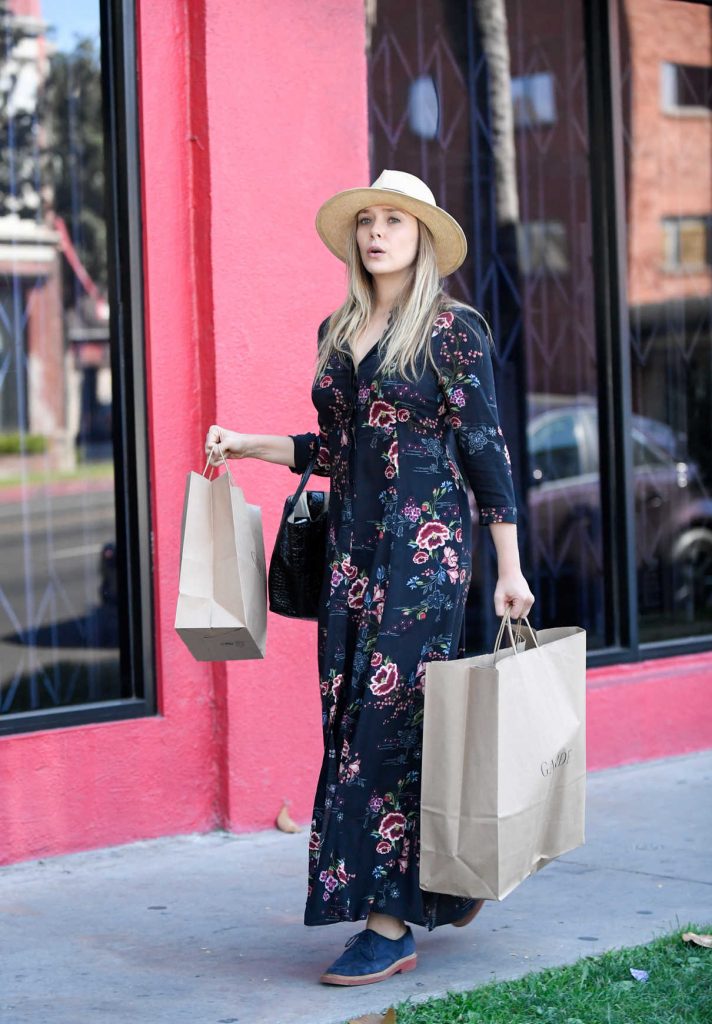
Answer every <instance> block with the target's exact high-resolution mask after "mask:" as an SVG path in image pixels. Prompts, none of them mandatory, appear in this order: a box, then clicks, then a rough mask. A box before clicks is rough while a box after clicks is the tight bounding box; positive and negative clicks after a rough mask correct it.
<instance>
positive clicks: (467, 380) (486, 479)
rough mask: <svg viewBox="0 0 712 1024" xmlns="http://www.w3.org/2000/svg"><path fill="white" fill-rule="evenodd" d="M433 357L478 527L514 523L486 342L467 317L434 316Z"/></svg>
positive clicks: (474, 321) (511, 485) (508, 472)
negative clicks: (470, 489) (475, 505)
mask: <svg viewBox="0 0 712 1024" xmlns="http://www.w3.org/2000/svg"><path fill="white" fill-rule="evenodd" d="M433 356H434V358H435V362H436V365H437V367H438V382H439V385H440V389H441V392H442V394H443V396H444V399H445V409H446V416H447V418H448V420H449V422H450V424H451V426H452V428H453V432H454V434H455V438H456V441H457V446H458V449H459V452H460V455H461V456H462V461H463V464H464V468H465V473H466V475H467V479H468V481H469V483H470V486H471V487H472V490H473V492H474V495H475V500H476V501H477V507H478V510H479V521H480V524H481V525H485V524H488V523H516V521H517V508H516V503H515V497H514V483H513V480H512V468H511V464H510V459H509V451H508V449H507V445H506V443H505V440H504V435H503V434H502V428H501V427H500V425H499V415H498V412H497V399H496V396H495V388H494V373H493V370H492V357H491V354H490V346H489V341H488V338H487V335H486V333H485V331H484V329H483V328H482V327H481V326H480V324H479V323H478V321H477V319H476V317H475V315H474V314H473V313H471V312H469V311H468V310H461V311H459V312H458V313H452V312H446V313H441V314H440V316H439V317H438V318H437V319H436V321H435V324H434V330H433Z"/></svg>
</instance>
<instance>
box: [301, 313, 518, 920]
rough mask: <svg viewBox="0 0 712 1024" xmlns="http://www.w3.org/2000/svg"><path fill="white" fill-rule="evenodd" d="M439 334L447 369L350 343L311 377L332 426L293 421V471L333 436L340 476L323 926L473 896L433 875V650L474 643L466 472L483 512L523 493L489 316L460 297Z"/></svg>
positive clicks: (328, 455)
mask: <svg viewBox="0 0 712 1024" xmlns="http://www.w3.org/2000/svg"><path fill="white" fill-rule="evenodd" d="M326 323H327V321H324V323H322V324H321V326H320V328H319V334H320V337H321V336H322V335H323V331H324V328H325V326H326ZM431 345H432V352H433V356H434V360H435V363H436V365H437V373H436V372H435V370H434V369H433V367H432V365H428V366H426V368H425V369H423V370H422V372H421V374H420V376H419V379H418V381H417V383H415V384H414V383H411V382H408V381H405V380H404V379H403V378H401V377H399V376H394V375H389V374H379V373H378V372H377V371H378V364H379V362H380V359H379V353H378V343H377V344H376V345H374V346H373V348H372V349H371V350H370V351H369V352H368V353H367V354H366V355H365V356H364V357H363V359H362V360H361V362H360V364H359V366H358V368H357V369H355V367H354V363H353V361H352V359H351V357H350V356H343V355H340V354H338V353H336V354H335V355H334V356H333V357H332V359H331V360H330V362H329V365H328V366H327V367H326V369H325V371H324V372H323V373H322V374H321V376H320V377H319V378H318V379H317V380H316V381H315V382H314V386H313V390H312V398H313V402H314V405H315V406H316V409H317V414H318V426H319V431H318V433H307V434H297V435H290V436H291V437H293V439H294V447H295V463H296V464H295V466H294V468H293V472H295V473H302V472H303V471H304V470H305V468H306V466H307V464H308V462H309V460H310V458H311V457H312V456H313V454H314V453H315V452H318V456H317V460H316V463H315V468H314V470H313V472H314V473H316V474H318V475H321V476H329V477H330V478H331V497H330V504H329V527H328V537H327V572H326V574H325V579H324V585H323V588H322V592H321V599H320V606H319V617H318V623H317V629H318V644H317V646H318V667H319V679H320V689H321V703H322V712H323V733H324V756H323V762H322V766H321V772H320V775H319V779H318V783H317V789H316V795H315V800H314V812H313V820H312V823H311V833H310V841H309V855H308V856H309V862H308V885H307V901H306V908H305V913H304V923H305V924H306V925H319V924H331V923H333V922H336V921H356V920H361V919H363V918H366V917H367V916H368V914H369V912H371V911H375V912H378V913H383V914H391V915H393V916H394V917H399V918H402V919H403V920H405V921H408V922H410V923H413V924H418V925H424V926H427V927H428V929H432V928H435V927H438V926H439V925H441V924H447V923H450V922H452V921H454V920H456V919H457V918H458V917H460V916H462V914H463V913H464V912H465V911H466V910H467V908H468V907H469V906H470V905H471V904H472V900H468V899H466V898H461V897H456V896H452V895H446V894H437V893H428V892H425V891H424V890H422V889H421V888H420V886H419V853H420V846H419V843H420V785H421V753H422V727H423V703H424V681H425V665H426V662H427V661H429V660H432V659H443V660H447V659H451V658H456V657H457V656H458V654H460V653H462V652H461V650H460V646H459V644H460V635H461V628H462V623H463V617H464V609H465V600H466V597H467V591H468V587H469V584H470V578H471V558H472V537H471V533H472V531H471V515H470V506H469V502H468V493H467V483H469V485H470V486H471V487H472V490H473V492H474V495H475V498H476V500H477V504H478V509H479V520H480V523H483V524H484V523H502V522H509V523H514V522H516V508H515V501H514V490H513V484H512V474H511V468H510V461H509V453H508V451H507V446H506V444H505V440H504V437H503V435H502V431H501V429H500V426H499V422H498V413H497V404H496V398H495V391H494V379H493V373H492V362H491V357H490V350H489V343H488V339H487V336H486V334H485V332H484V330H483V328H482V327H481V325H480V323H479V321H478V319H477V317H476V316H475V315H474V314H473V313H472V312H471V311H469V310H467V309H465V308H462V307H456V308H455V309H453V310H451V311H447V312H444V313H440V315H439V316H438V317H437V318H436V319H435V320H434V323H433V331H432V340H431ZM461 467H462V468H464V474H465V477H466V478H467V480H465V479H464V478H463V473H462V470H461Z"/></svg>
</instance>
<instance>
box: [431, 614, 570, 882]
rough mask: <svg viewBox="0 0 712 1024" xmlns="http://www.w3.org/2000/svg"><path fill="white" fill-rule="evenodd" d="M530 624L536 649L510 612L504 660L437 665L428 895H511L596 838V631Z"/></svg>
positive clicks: (499, 656) (501, 652)
mask: <svg viewBox="0 0 712 1024" xmlns="http://www.w3.org/2000/svg"><path fill="white" fill-rule="evenodd" d="M525 622H526V619H525ZM526 625H527V627H528V628H529V636H528V637H527V642H526V645H525V649H524V650H521V647H519V646H517V648H516V649H515V644H514V637H513V635H512V632H511V623H510V619H509V614H508V613H506V614H505V616H504V617H503V619H502V624H501V626H500V631H499V636H498V637H497V641H496V643H495V650H494V654H485V655H480V656H478V657H475V658H462V659H459V660H456V661H445V662H438V661H433V662H428V664H427V666H426V674H425V706H424V722H423V760H422V791H421V811H420V825H421V836H420V843H421V848H420V886H421V888H423V889H425V890H427V891H430V892H442V893H452V894H453V895H456V896H470V897H484V898H486V899H497V900H500V899H503V898H504V897H505V896H506V895H507V894H508V893H510V892H511V891H512V890H513V889H514V888H515V887H516V886H517V885H519V883H520V882H522V881H523V880H524V879H525V878H527V877H528V876H529V875H531V874H534V872H536V871H539V870H540V869H541V868H542V867H544V866H545V865H546V864H548V863H549V862H550V861H551V860H553V859H554V858H555V857H558V856H560V855H561V854H562V853H565V852H566V851H567V850H571V849H573V848H574V847H577V846H580V845H581V844H582V843H583V842H584V812H585V789H586V710H585V709H586V632H585V630H583V629H581V628H580V627H577V626H570V627H569V626H567V627H559V628H553V629H540V630H537V631H536V632H534V631H533V630H531V628H530V627H529V623H528V622H526ZM505 626H506V628H507V632H508V635H509V638H510V641H511V646H508V647H505V648H502V647H500V644H501V641H502V635H503V631H504V629H505Z"/></svg>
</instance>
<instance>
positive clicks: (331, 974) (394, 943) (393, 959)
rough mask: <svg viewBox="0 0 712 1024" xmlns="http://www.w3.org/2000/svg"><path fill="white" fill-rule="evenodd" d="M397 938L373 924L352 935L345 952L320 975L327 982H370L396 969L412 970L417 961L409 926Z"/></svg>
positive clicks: (337, 983) (328, 983) (350, 983)
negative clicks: (378, 929) (374, 928)
mask: <svg viewBox="0 0 712 1024" xmlns="http://www.w3.org/2000/svg"><path fill="white" fill-rule="evenodd" d="M406 927H407V929H408V930H407V931H406V932H405V934H404V935H402V936H401V937H400V939H387V938H386V937H385V936H384V935H379V933H378V932H375V931H374V930H373V928H364V929H363V931H360V932H358V933H357V934H356V935H352V936H351V938H350V939H349V940H348V942H347V943H346V952H345V953H342V954H341V956H340V957H339V958H338V960H334V962H333V964H332V965H331V967H328V968H327V969H326V971H325V972H324V974H322V976H321V977H320V978H319V981H323V982H324V983H325V984H326V985H372V984H373V983H374V982H376V981H383V980H384V979H385V978H390V976H391V975H392V974H397V973H398V971H403V972H404V973H405V972H406V971H413V970H415V965H416V963H417V961H418V956H417V953H416V952H415V939H414V938H413V932H412V931H411V929H410V926H406Z"/></svg>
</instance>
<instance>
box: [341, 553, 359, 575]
mask: <svg viewBox="0 0 712 1024" xmlns="http://www.w3.org/2000/svg"><path fill="white" fill-rule="evenodd" d="M341 571H342V573H343V574H344V576H345V577H346V578H347V579H349V580H352V579H355V577H356V576H357V575H358V569H357V568H356V566H355V565H352V564H351V555H346V556H345V557H344V560H343V561H342V563H341Z"/></svg>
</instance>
